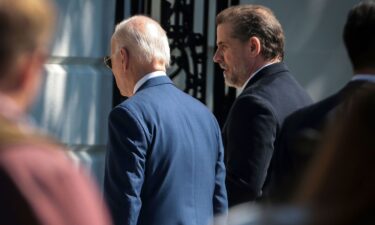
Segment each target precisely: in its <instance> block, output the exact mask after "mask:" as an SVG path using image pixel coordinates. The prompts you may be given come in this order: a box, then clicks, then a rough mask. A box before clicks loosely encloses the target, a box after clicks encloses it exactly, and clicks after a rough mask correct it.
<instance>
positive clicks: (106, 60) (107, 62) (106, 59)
mask: <svg viewBox="0 0 375 225" xmlns="http://www.w3.org/2000/svg"><path fill="white" fill-rule="evenodd" d="M104 65H105V66H106V67H108V68H109V69H112V60H111V56H105V57H104Z"/></svg>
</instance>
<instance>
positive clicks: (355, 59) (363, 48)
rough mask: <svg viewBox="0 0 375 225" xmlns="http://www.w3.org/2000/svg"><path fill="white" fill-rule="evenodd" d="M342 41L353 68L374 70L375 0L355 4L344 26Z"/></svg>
mask: <svg viewBox="0 0 375 225" xmlns="http://www.w3.org/2000/svg"><path fill="white" fill-rule="evenodd" d="M343 37H344V42H345V45H346V48H347V51H348V54H349V58H350V60H351V62H352V64H353V68H354V70H363V69H372V70H375V41H374V40H375V1H374V0H366V1H362V2H360V3H359V4H357V5H355V6H354V7H353V8H352V9H351V10H350V11H349V14H348V18H347V21H346V24H345V27H344V34H343Z"/></svg>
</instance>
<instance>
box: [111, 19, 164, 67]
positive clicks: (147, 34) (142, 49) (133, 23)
mask: <svg viewBox="0 0 375 225" xmlns="http://www.w3.org/2000/svg"><path fill="white" fill-rule="evenodd" d="M113 39H114V40H115V41H116V42H117V44H118V45H119V46H120V47H126V48H127V49H128V50H129V51H130V53H131V54H134V56H135V57H136V58H137V60H138V62H142V61H146V62H147V63H152V61H154V60H157V61H161V62H163V63H165V66H166V67H168V66H169V64H170V49H169V43H168V37H167V34H166V32H165V30H163V28H162V27H161V26H160V25H159V24H158V23H157V22H156V21H154V20H153V19H151V18H149V17H146V16H133V17H130V18H129V19H126V20H124V21H122V22H121V23H119V24H118V25H117V26H116V29H115V32H114V34H113Z"/></svg>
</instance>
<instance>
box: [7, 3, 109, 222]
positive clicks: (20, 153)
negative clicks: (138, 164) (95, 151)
mask: <svg viewBox="0 0 375 225" xmlns="http://www.w3.org/2000/svg"><path fill="white" fill-rule="evenodd" d="M54 13H55V10H54V7H53V6H52V5H51V1H49V0H22V1H21V0H0V33H1V35H0V199H1V201H0V223H1V224H2V225H16V224H29V225H34V224H38V225H87V224H90V225H107V224H110V221H109V216H108V214H107V212H106V210H105V208H104V207H103V204H102V201H101V200H100V194H99V192H98V190H97V189H96V188H95V186H94V184H93V182H92V181H91V180H89V179H88V177H87V176H86V174H85V172H84V171H82V170H81V169H82V168H80V169H79V168H77V166H76V165H74V164H73V162H72V161H71V160H70V159H69V157H68V155H67V152H66V150H65V149H64V147H63V146H62V145H60V144H58V143H57V142H56V141H54V140H52V139H51V138H49V137H46V136H45V135H43V134H41V133H40V132H39V131H38V130H37V129H36V128H35V127H34V126H32V125H31V124H30V123H28V117H27V115H26V114H27V110H28V109H29V108H30V106H31V104H32V102H33V100H34V99H35V97H36V95H37V93H38V90H39V87H40V84H41V82H42V78H43V74H42V68H43V65H44V63H45V61H46V59H47V56H48V48H47V46H49V43H50V42H49V41H50V37H51V34H52V31H53V30H52V28H53V26H54V19H55V18H54Z"/></svg>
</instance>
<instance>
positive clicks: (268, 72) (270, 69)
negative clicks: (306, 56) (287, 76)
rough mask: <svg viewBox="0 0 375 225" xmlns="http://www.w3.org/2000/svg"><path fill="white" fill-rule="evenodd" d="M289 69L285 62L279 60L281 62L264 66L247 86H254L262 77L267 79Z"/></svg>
mask: <svg viewBox="0 0 375 225" xmlns="http://www.w3.org/2000/svg"><path fill="white" fill-rule="evenodd" d="M286 71H289V69H288V68H287V66H286V65H285V63H283V62H279V63H274V64H271V65H269V66H266V67H264V68H263V69H261V70H260V71H259V72H258V73H256V74H255V75H254V76H253V77H252V78H251V79H250V81H249V83H247V85H246V87H245V88H244V89H246V88H248V87H250V86H252V85H253V84H255V83H257V82H258V81H259V80H260V79H265V78H267V77H270V76H272V75H274V74H277V73H280V72H286Z"/></svg>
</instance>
